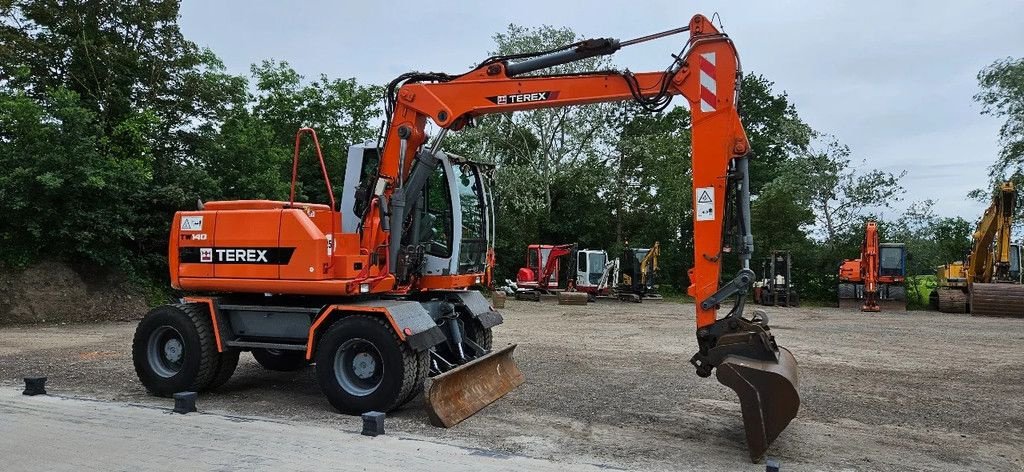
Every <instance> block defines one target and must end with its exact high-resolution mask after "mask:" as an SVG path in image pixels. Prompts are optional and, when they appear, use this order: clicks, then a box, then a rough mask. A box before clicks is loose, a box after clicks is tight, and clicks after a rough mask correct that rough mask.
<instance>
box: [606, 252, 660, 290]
mask: <svg viewBox="0 0 1024 472" xmlns="http://www.w3.org/2000/svg"><path fill="white" fill-rule="evenodd" d="M628 246H629V244H628V243H627V247H626V248H625V249H623V250H622V258H621V259H620V261H621V262H620V263H619V266H618V269H619V274H620V275H619V276H618V277H615V280H617V282H618V283H617V284H616V288H615V296H616V297H617V298H618V299H619V300H623V301H631V302H636V303H640V302H641V301H643V300H644V299H645V298H646V299H651V300H660V299H662V296H661V294H659V293H658V286H657V285H656V284H657V276H658V258H659V257H661V243H659V242H657V241H655V242H654V245H653V246H651V247H649V248H636V247H628Z"/></svg>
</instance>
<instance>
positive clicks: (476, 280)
mask: <svg viewBox="0 0 1024 472" xmlns="http://www.w3.org/2000/svg"><path fill="white" fill-rule="evenodd" d="M483 280H484V279H483V278H481V277H480V276H479V275H478V276H476V279H474V280H473V283H477V284H478V283H480V282H483Z"/></svg>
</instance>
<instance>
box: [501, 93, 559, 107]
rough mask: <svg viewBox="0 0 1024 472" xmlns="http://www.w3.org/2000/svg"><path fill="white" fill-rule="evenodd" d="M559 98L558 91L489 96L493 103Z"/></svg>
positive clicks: (510, 103)
mask: <svg viewBox="0 0 1024 472" xmlns="http://www.w3.org/2000/svg"><path fill="white" fill-rule="evenodd" d="M556 98H558V92H551V91H547V92H533V93H517V94H511V95H496V96H493V97H487V99H488V100H490V101H491V103H494V104H495V105H515V104H517V103H529V102H543V101H547V100H554V99H556Z"/></svg>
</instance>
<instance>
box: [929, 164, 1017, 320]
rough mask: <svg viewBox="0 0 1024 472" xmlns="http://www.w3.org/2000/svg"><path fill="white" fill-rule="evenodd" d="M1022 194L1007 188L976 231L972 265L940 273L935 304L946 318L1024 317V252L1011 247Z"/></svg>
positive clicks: (1009, 184)
mask: <svg viewBox="0 0 1024 472" xmlns="http://www.w3.org/2000/svg"><path fill="white" fill-rule="evenodd" d="M1016 204H1017V189H1016V188H1015V187H1014V185H1013V182H1003V183H1002V184H1000V185H999V187H998V188H997V189H996V193H995V195H994V196H993V197H992V203H991V204H990V205H989V207H988V208H987V209H985V214H984V215H983V216H982V217H981V220H980V221H979V222H978V227H977V229H975V231H974V236H973V245H972V248H971V253H970V254H969V255H968V256H967V262H963V261H956V262H951V263H949V264H945V265H943V266H940V267H939V268H938V273H937V275H938V279H939V286H938V289H936V290H935V291H933V292H932V295H931V298H932V300H931V301H932V303H933V304H935V305H937V306H938V308H939V311H942V312H945V313H971V314H972V315H981V316H1022V317H1024V285H1021V250H1020V245H1019V244H1013V243H1012V242H1011V228H1012V226H1013V213H1014V210H1015V208H1016Z"/></svg>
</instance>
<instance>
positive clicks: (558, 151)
mask: <svg viewBox="0 0 1024 472" xmlns="http://www.w3.org/2000/svg"><path fill="white" fill-rule="evenodd" d="M493 39H494V42H495V50H494V51H492V52H491V53H490V54H491V55H494V56H505V55H511V54H517V53H524V52H533V51H545V50H549V49H554V48H557V47H561V46H565V45H568V44H572V43H575V42H578V41H581V40H582V39H583V37H582V36H580V35H578V34H576V33H575V32H574V31H572V30H571V29H569V28H556V27H552V26H547V25H545V26H541V27H537V28H526V27H523V26H518V25H514V24H510V25H509V26H508V29H507V30H506V31H505V32H503V33H498V34H496V35H494V37H493ZM513 62H515V61H513ZM610 68H611V62H610V60H609V59H608V57H607V56H596V57H591V58H587V59H583V60H580V61H576V62H572V63H569V64H563V65H558V66H554V67H551V68H547V69H544V70H543V71H537V72H533V73H531V74H528V75H538V74H570V73H580V72H590V71H596V70H606V69H610ZM615 109H616V106H615V105H612V104H594V105H583V106H575V107H561V108H554V109H538V110H529V111H520V112H516V113H506V114H498V115H490V116H486V117H483V118H480V119H478V120H477V123H476V127H475V129H471V130H467V131H465V132H463V133H462V134H463V135H465V136H463V137H461V138H459V139H464V140H465V141H463V144H462V145H461V146H460V148H461V149H464V150H465V151H466V152H469V153H472V154H474V155H479V156H487V157H490V158H494V159H495V160H497V161H498V162H501V163H512V164H514V165H517V166H530V167H532V168H533V169H534V170H535V172H536V173H537V175H539V177H540V180H539V182H540V187H539V188H538V189H536V190H534V191H532V192H530V197H531V198H539V199H541V201H542V202H543V204H544V207H543V208H544V210H545V211H546V212H550V211H551V208H552V204H553V202H552V183H553V182H555V181H556V180H558V179H559V178H560V176H559V174H560V173H562V172H572V171H569V170H568V169H572V168H575V167H580V166H584V165H585V164H589V163H592V162H593V160H594V159H597V162H599V163H600V162H603V161H604V159H605V158H606V154H607V149H608V146H607V142H608V140H609V139H612V138H614V135H615V133H614V130H613V129H611V128H610V127H609V124H610V123H609V122H610V120H611V118H612V114H613V113H614V111H615ZM474 135H476V136H474Z"/></svg>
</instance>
